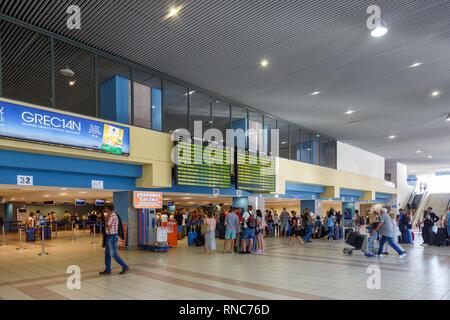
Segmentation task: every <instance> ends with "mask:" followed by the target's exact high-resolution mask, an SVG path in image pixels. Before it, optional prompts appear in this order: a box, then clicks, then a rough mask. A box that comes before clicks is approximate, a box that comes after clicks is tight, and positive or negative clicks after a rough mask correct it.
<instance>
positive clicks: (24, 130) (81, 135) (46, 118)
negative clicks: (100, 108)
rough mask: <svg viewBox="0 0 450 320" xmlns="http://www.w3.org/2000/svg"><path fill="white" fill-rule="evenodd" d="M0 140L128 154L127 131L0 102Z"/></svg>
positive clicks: (105, 124) (115, 126)
mask: <svg viewBox="0 0 450 320" xmlns="http://www.w3.org/2000/svg"><path fill="white" fill-rule="evenodd" d="M0 136H1V137H5V138H12V139H20V140H26V141H36V142H42V143H48V144H55V145H62V146H68V147H74V148H81V149H88V150H95V151H101V152H106V153H112V154H118V155H129V154H130V129H129V128H126V127H122V126H117V125H111V124H108V123H104V122H101V121H94V120H88V119H84V118H79V117H73V116H69V115H65V114H61V113H56V112H51V111H46V110H41V109H37V108H31V107H25V106H22V105H18V104H12V103H8V102H3V101H0Z"/></svg>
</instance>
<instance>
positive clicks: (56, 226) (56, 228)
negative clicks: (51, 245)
mask: <svg viewBox="0 0 450 320" xmlns="http://www.w3.org/2000/svg"><path fill="white" fill-rule="evenodd" d="M55 232H56V240H58V221H55Z"/></svg>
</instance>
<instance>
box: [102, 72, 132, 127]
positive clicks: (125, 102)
mask: <svg viewBox="0 0 450 320" xmlns="http://www.w3.org/2000/svg"><path fill="white" fill-rule="evenodd" d="M100 117H101V118H103V119H107V120H111V121H117V122H121V123H129V121H130V80H128V79H127V78H124V77H120V76H114V77H112V78H111V79H109V80H107V81H105V82H103V83H102V84H100Z"/></svg>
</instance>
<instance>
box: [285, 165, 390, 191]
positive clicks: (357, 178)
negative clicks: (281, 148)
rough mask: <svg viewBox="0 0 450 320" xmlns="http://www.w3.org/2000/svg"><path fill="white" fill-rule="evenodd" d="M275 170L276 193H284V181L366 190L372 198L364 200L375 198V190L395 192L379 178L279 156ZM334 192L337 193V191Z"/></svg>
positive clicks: (336, 189) (337, 188) (336, 188)
mask: <svg viewBox="0 0 450 320" xmlns="http://www.w3.org/2000/svg"><path fill="white" fill-rule="evenodd" d="M277 170H278V175H277V193H279V194H284V193H285V191H286V189H285V188H286V182H293V183H301V184H310V185H317V186H326V187H332V188H327V189H330V190H332V189H333V188H334V189H335V191H338V190H339V188H346V189H353V190H361V191H366V192H367V197H370V198H372V199H364V200H375V192H380V193H387V194H393V195H394V194H396V193H397V190H396V189H395V188H392V187H388V186H386V184H385V181H384V180H381V179H376V178H372V177H368V176H363V175H360V174H356V173H351V172H346V171H342V170H335V169H330V168H324V167H319V166H314V165H311V164H307V163H301V162H297V161H291V160H286V159H281V158H279V159H278V164H277ZM335 193H336V194H338V192H335Z"/></svg>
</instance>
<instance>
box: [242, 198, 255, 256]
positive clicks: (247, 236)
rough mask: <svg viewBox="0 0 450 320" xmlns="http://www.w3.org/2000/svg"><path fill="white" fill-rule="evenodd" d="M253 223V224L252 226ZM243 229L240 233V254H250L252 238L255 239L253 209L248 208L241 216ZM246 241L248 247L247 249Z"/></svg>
mask: <svg viewBox="0 0 450 320" xmlns="http://www.w3.org/2000/svg"><path fill="white" fill-rule="evenodd" d="M253 223H255V224H254V225H253ZM242 224H243V228H242V231H241V252H240V253H241V254H244V253H247V254H251V253H252V249H253V238H254V237H255V226H256V220H255V216H254V214H253V207H252V206H248V210H247V211H246V212H244V214H243V215H242ZM247 240H248V247H247Z"/></svg>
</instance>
